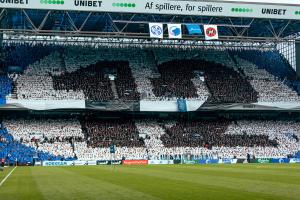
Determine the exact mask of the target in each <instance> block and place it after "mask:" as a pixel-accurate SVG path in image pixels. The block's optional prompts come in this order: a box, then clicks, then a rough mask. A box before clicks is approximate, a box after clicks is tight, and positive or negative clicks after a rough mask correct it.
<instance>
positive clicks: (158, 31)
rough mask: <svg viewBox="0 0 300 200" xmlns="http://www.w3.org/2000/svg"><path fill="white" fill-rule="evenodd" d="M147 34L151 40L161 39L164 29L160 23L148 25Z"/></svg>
mask: <svg viewBox="0 0 300 200" xmlns="http://www.w3.org/2000/svg"><path fill="white" fill-rule="evenodd" d="M149 32H150V37H151V38H161V39H162V38H163V37H164V29H163V24H161V23H149Z"/></svg>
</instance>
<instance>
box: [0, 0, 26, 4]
mask: <svg viewBox="0 0 300 200" xmlns="http://www.w3.org/2000/svg"><path fill="white" fill-rule="evenodd" d="M0 3H7V4H8V3H10V4H28V0H0Z"/></svg>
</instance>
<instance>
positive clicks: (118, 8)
mask: <svg viewBox="0 0 300 200" xmlns="http://www.w3.org/2000/svg"><path fill="white" fill-rule="evenodd" d="M294 2H298V3H295V4H298V5H290V4H284V3H282V1H281V3H282V5H279V4H274V3H272V2H270V3H268V2H267V3H257V4H255V3H245V2H231V1H230V2H229V1H228V2H224V1H209V0H207V1H205V0H203V1H192V0H190V1H188V0H187V1H174V0H173V1H172V0H127V1H125V2H124V1H119V0H0V8H17V9H43V10H74V11H87V12H89V11H91V12H118V13H142V14H168V15H196V16H220V17H249V18H268V19H272V18H274V19H294V20H300V18H299V4H300V3H299V1H294Z"/></svg>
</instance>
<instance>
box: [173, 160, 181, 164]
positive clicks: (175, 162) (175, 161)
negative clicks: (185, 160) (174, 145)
mask: <svg viewBox="0 0 300 200" xmlns="http://www.w3.org/2000/svg"><path fill="white" fill-rule="evenodd" d="M173 162H174V164H181V160H173Z"/></svg>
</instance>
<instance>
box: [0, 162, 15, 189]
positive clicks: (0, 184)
mask: <svg viewBox="0 0 300 200" xmlns="http://www.w3.org/2000/svg"><path fill="white" fill-rule="evenodd" d="M16 168H17V166H15V168H13V170H11V172H9V174H7V176H6V177H5V178H4V179H3V180H2V181H1V183H0V187H1V186H2V185H3V183H4V182H5V181H6V179H8V177H9V176H10V175H11V174H12V173H13V172H14V171H15V169H16Z"/></svg>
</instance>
